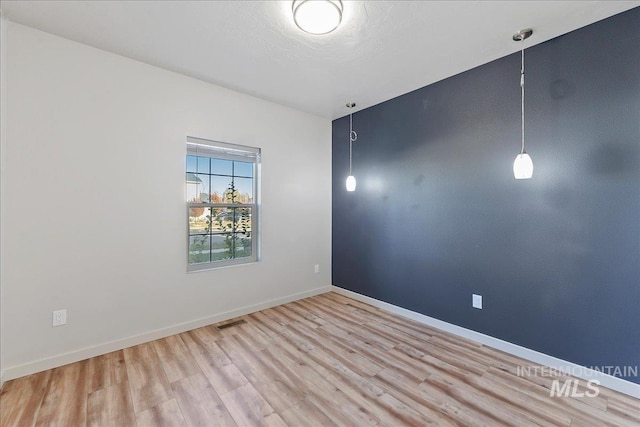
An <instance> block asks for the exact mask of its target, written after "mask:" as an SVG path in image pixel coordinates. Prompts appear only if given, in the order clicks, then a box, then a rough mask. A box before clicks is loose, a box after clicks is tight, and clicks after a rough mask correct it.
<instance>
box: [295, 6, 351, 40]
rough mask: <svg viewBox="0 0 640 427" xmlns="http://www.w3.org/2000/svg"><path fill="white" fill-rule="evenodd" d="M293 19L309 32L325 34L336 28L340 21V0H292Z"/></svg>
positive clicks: (303, 29)
mask: <svg viewBox="0 0 640 427" xmlns="http://www.w3.org/2000/svg"><path fill="white" fill-rule="evenodd" d="M292 10H293V20H294V22H295V23H296V25H297V26H298V28H300V29H301V30H302V31H304V32H306V33H309V34H327V33H330V32H331V31H333V30H335V29H336V28H338V25H340V22H341V21H342V1H340V0H294V2H293V5H292Z"/></svg>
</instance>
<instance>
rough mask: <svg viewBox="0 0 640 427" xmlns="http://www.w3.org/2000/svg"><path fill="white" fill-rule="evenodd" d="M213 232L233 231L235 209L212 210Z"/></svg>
mask: <svg viewBox="0 0 640 427" xmlns="http://www.w3.org/2000/svg"><path fill="white" fill-rule="evenodd" d="M211 231H212V232H214V233H215V232H225V231H226V232H231V231H233V209H227V208H211Z"/></svg>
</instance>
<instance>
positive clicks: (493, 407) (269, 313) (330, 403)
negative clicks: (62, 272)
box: [0, 293, 640, 427]
mask: <svg viewBox="0 0 640 427" xmlns="http://www.w3.org/2000/svg"><path fill="white" fill-rule="evenodd" d="M243 319H244V320H246V322H247V323H245V324H242V325H238V326H234V327H231V328H228V329H224V330H218V329H216V327H215V326H207V327H203V328H199V329H195V330H192V331H189V332H185V333H182V334H178V335H174V336H171V337H168V338H164V339H161V340H157V341H153V342H150V343H146V344H141V345H138V346H135V347H130V348H127V349H124V350H122V351H117V352H114V353H110V354H106V355H103V356H99V357H95V358H92V359H88V360H84V361H82V362H78V363H73V364H70V365H66V366H62V367H59V368H56V369H52V370H50V371H45V372H40V373H37V374H34V375H30V376H27V377H23V378H19V379H16V380H13V381H8V382H7V383H6V384H5V385H4V387H3V388H2V390H1V392H0V426H3V427H4V426H7V427H8V426H19V427H23V426H43V425H47V426H118V427H123V426H138V427H146V426H238V427H249V426H292V427H293V426H295V427H299V426H313V427H316V426H369V427H374V426H376V427H377V426H394V427H395V426H405V425H407V426H457V425H461V426H569V427H577V426H636V427H637V426H640V400H637V399H633V398H631V397H629V396H626V395H623V394H620V393H617V392H614V391H611V390H608V389H606V388H603V387H600V394H599V395H598V396H596V397H586V396H585V397H564V396H563V397H558V396H555V397H550V389H551V384H552V382H553V378H548V377H542V376H526V377H525V376H519V375H518V367H523V366H530V363H529V362H526V361H524V360H522V359H518V358H516V357H514V356H511V355H508V354H506V353H503V352H500V351H498V350H494V349H491V348H489V347H485V346H483V345H480V344H477V343H474V342H472V341H468V340H465V339H462V338H460V337H456V336H454V335H451V334H448V333H445V332H443V331H440V330H437V329H433V328H430V327H428V326H425V325H422V324H420V323H417V322H414V321H411V320H408V319H405V318H403V317H400V316H396V315H393V314H390V313H388V312H385V311H383V310H379V309H376V308H374V307H371V306H369V305H367V304H363V303H361V302H358V301H355V300H352V299H349V298H346V297H344V296H342V295H339V294H336V293H327V294H323V295H320V296H316V297H312V298H307V299H304V300H300V301H296V302H293V303H290V304H286V305H282V306H279V307H275V308H272V309H268V310H263V311H260V312H257V313H253V314H251V315H248V316H244V317H243ZM581 384H582V388H581V390H583V391H584V390H586V389H585V388H584V385H585V384H586V383H585V382H584V381H581Z"/></svg>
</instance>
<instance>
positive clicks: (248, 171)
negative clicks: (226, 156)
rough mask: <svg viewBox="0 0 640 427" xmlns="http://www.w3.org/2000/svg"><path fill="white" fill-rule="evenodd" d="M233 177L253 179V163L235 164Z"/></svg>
mask: <svg viewBox="0 0 640 427" xmlns="http://www.w3.org/2000/svg"><path fill="white" fill-rule="evenodd" d="M233 175H234V176H244V177H247V178H252V177H253V163H247V162H233Z"/></svg>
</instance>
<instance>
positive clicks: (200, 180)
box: [187, 172, 209, 202]
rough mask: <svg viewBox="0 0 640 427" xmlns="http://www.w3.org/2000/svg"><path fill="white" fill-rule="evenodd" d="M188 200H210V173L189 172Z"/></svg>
mask: <svg viewBox="0 0 640 427" xmlns="http://www.w3.org/2000/svg"><path fill="white" fill-rule="evenodd" d="M187 201H188V202H208V201H209V175H199V174H196V173H190V172H188V173H187Z"/></svg>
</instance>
